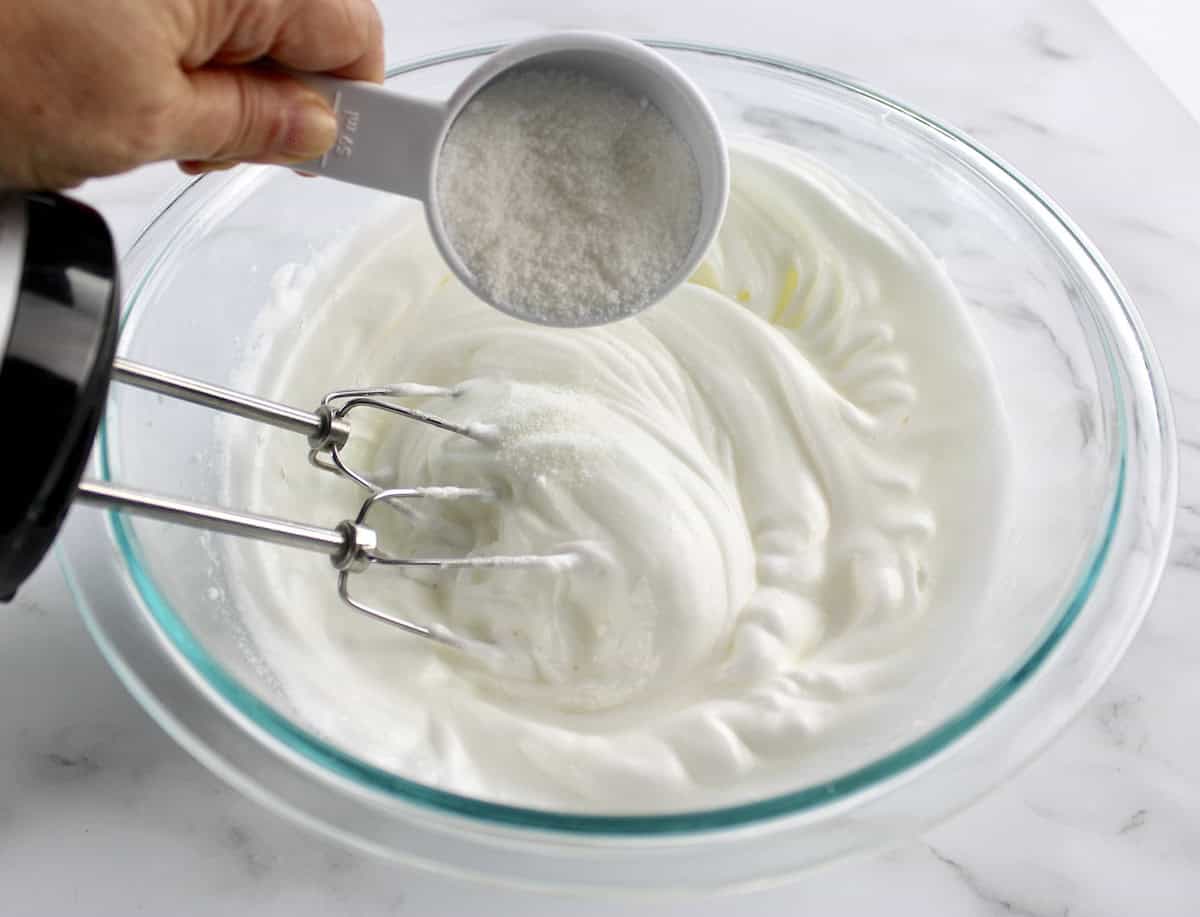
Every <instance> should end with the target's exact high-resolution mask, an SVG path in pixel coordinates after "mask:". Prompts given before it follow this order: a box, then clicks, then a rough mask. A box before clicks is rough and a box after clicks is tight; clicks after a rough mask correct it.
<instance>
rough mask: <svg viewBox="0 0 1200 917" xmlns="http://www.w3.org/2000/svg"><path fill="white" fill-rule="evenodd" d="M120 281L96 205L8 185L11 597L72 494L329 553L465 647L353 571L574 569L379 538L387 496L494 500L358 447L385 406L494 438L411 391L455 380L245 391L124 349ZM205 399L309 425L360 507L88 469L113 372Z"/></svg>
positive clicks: (330, 467)
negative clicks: (296, 400)
mask: <svg viewBox="0 0 1200 917" xmlns="http://www.w3.org/2000/svg"><path fill="white" fill-rule="evenodd" d="M118 302H119V289H118V283H117V272H116V256H115V253H114V251H113V246H112V240H111V237H110V236H109V233H108V229H107V227H106V226H105V224H104V221H103V220H102V219H101V217H100V216H99V215H98V214H97V213H95V211H93V210H91V209H90V208H88V207H85V206H83V205H82V204H79V203H77V202H75V201H72V200H69V199H68V198H64V197H62V196H60V195H57V194H27V195H8V196H3V195H0V352H3V363H2V364H0V401H2V402H3V403H4V404H7V405H14V404H20V403H25V402H28V401H30V400H32V399H31V395H32V394H33V393H34V392H36V393H37V394H36V397H37V401H38V406H39V410H38V411H35V412H31V414H30V416H29V417H28V418H27V419H26V423H25V429H24V432H25V434H27V435H25V436H24V437H23V438H22V442H21V443H20V445H21V448H19V449H13V450H10V451H9V454H8V455H9V457H8V459H7V460H6V465H7V466H11V467H6V469H5V470H6V477H8V478H9V481H8V483H9V485H10V486H8V487H7V488H6V489H4V490H3V491H0V599H3V600H7V599H9V598H11V597H12V596H13V595H15V593H16V589H17V587H18V586H19V585H20V583H21V582H23V581H24V580H25V579H26V578H27V577H28V575H29V574H30V573H32V571H33V569H34V568H35V567H36V566H37V563H38V562H39V561H40V560H41V558H42V556H43V555H44V554H45V553H46V551H47V550H48V549H49V547H50V544H51V543H52V542H53V540H54V536H55V535H56V534H57V532H58V529H59V527H60V526H61V524H62V522H63V519H64V517H65V515H66V512H67V509H68V508H69V506H70V503H71V502H72V500H75V499H77V500H79V501H81V502H84V503H88V504H91V505H93V506H99V507H104V508H108V509H113V510H117V509H119V510H125V511H127V512H131V513H134V514H136V515H140V516H147V517H151V518H155V519H160V520H164V521H167V522H173V523H178V524H181V525H187V526H192V527H195V528H202V529H208V530H210V531H216V532H223V533H226V534H230V535H239V536H243V537H247V538H255V539H259V540H262V541H269V542H274V543H276V544H281V545H287V546H289V547H294V548H302V549H304V550H308V551H315V552H319V553H322V554H325V555H327V556H328V557H329V559H330V561H331V562H332V564H333V567H334V569H335V570H336V571H337V591H338V595H339V596H340V597H341V599H342V601H344V602H345V603H346V604H347V605H349V606H350V607H351V608H354V609H356V610H357V611H359V612H362V613H363V614H366V615H370V616H371V617H372V618H375V619H376V620H378V621H382V622H385V623H387V624H390V625H392V626H394V627H398V628H400V629H401V630H403V631H405V632H407V633H409V634H413V635H415V636H418V637H424V638H426V639H429V640H433V641H436V642H438V643H441V644H444V645H447V646H451V647H455V648H456V649H460V650H469V649H478V648H479V646H480V645H479V644H477V643H476V642H475V641H472V640H470V639H469V638H466V637H461V636H459V635H456V634H453V633H451V632H449V631H447V630H445V629H443V628H440V627H437V626H433V627H428V626H425V625H422V624H418V623H415V622H412V621H408V620H405V619H404V618H401V617H398V616H397V615H396V614H393V613H391V612H389V611H386V610H383V609H380V608H377V607H375V606H372V605H369V604H367V603H365V602H362V601H360V600H359V599H357V598H355V597H354V596H353V595H352V594H351V592H350V577H351V576H352V575H353V574H355V573H361V572H363V571H365V570H366V569H367V568H368V567H371V566H373V565H380V566H389V567H434V568H461V567H500V568H522V567H524V568H528V567H544V568H548V569H564V568H566V567H569V566H571V565H572V564H574V563H575V562H576V561H577V560H578V557H577V555H575V554H572V553H550V554H526V555H500V556H479V557H399V556H396V555H395V554H392V553H389V552H388V551H387V550H385V549H384V548H382V547H380V545H379V539H378V537H377V535H376V532H375V530H374V529H372V528H370V527H369V526H368V525H367V524H366V519H367V516H368V515H369V514H370V512H371V511H372V510H373V509H374V508H375V507H376V506H377V505H384V506H393V507H394V506H399V505H402V504H403V503H404V502H405V501H410V500H459V499H477V500H478V499H496V495H495V494H493V493H491V492H489V491H486V490H482V489H479V488H466V487H453V486H442V487H437V486H434V487H408V488H395V487H385V486H383V485H381V484H379V483H377V482H375V481H372V480H371V478H370V477H369V475H368V474H366V473H364V472H363V471H361V470H359V469H356V468H355V467H353V465H352V464H351V463H350V462H349V460H348V459H347V456H346V454H345V449H346V445H347V443H348V442H349V441H350V438H351V430H352V426H351V415H352V414H353V413H355V412H356V411H361V410H376V411H383V412H385V413H388V414H391V415H394V416H399V417H403V418H406V419H408V420H413V421H417V422H419V423H424V424H429V425H431V426H434V427H437V428H438V429H440V430H445V431H446V432H448V433H450V434H453V435H456V436H465V437H468V438H470V439H472V440H475V441H476V442H479V443H481V444H482V445H484V446H489V445H493V444H494V443H495V442H496V436H497V431H496V429H495V428H494V427H492V426H490V425H488V424H484V423H473V424H458V423H454V422H453V421H450V420H447V419H445V418H443V417H438V416H436V415H433V414H429V413H426V412H425V411H421V410H417V409H415V408H412V407H408V406H406V405H404V404H401V403H399V401H398V400H397V399H400V398H404V397H412V396H416V395H423V396H429V395H435V396H444V397H448V398H453V397H456V394H457V393H456V391H455V390H454V389H449V388H441V387H433V386H424V385H417V384H412V383H402V384H395V385H383V386H378V387H373V388H355V389H345V390H341V391H334V392H330V393H329V394H328V395H326V396H325V397H324V398H323V399H322V401H321V404H320V405H319V406H318V407H317V408H316V410H314V411H306V410H301V409H298V408H295V407H292V406H290V405H286V404H280V403H278V402H275V401H270V400H268V399H265V398H259V397H257V396H254V395H249V394H245V393H242V392H238V391H234V390H232V389H228V388H225V387H223V386H219V385H213V384H210V383H207V382H202V381H199V380H196V379H191V378H188V377H186V376H181V375H177V374H175V373H170V372H165V371H163V370H159V369H154V368H151V367H148V366H143V365H141V364H139V363H135V362H132V361H130V360H126V359H123V358H117V357H114V352H115V349H116V328H117V315H118ZM112 380H115V381H117V382H121V383H125V384H128V385H134V386H137V387H139V388H142V389H146V390H149V391H152V392H156V393H159V394H162V395H166V396H169V397H172V398H179V399H181V400H184V401H189V402H192V403H194V404H198V405H203V406H205V407H209V408H212V409H214V410H218V411H222V412H224V413H227V414H234V415H237V416H240V417H244V418H247V419H249V420H254V421H258V422H260V423H265V424H269V425H271V426H274V427H278V428H280V429H283V430H289V431H292V432H294V433H298V434H300V435H302V436H304V437H305V438H306V439H307V441H308V448H309V460H310V461H311V462H312V463H313V464H314V465H316V466H317V467H318V468H321V469H323V470H325V471H327V472H330V473H333V474H336V475H338V476H340V477H342V478H344V479H346V480H348V481H352V482H354V483H355V484H356V485H357V486H358V487H360V488H362V489H363V490H364V491H366V492H367V496H366V497H365V499H364V500H363V501H362V504H361V505H360V506H359V509H358V512H357V514H356V515H355V516H354V517H353V518H349V519H345V520H342V521H341V522H339V523H338V524H337V525H335V526H333V527H332V528H322V527H320V526H315V525H309V524H306V523H302V522H295V521H291V520H286V519H278V518H273V517H269V516H260V515H255V514H252V513H246V512H241V511H238V510H233V509H226V508H222V507H214V506H206V505H203V504H198V503H193V502H191V501H188V500H181V499H178V498H175V497H170V496H164V495H160V494H151V493H146V492H144V491H140V490H133V489H129V488H126V487H122V486H119V485H116V484H113V483H109V482H106V481H98V480H92V479H82V474H83V468H84V465H85V463H86V459H87V456H88V453H89V452H90V449H91V443H92V439H93V437H94V436H95V432H96V428H97V426H98V424H99V420H100V416H101V414H102V412H103V406H104V401H105V397H106V395H107V390H108V384H109V382H110V381H112Z"/></svg>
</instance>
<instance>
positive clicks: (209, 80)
mask: <svg viewBox="0 0 1200 917" xmlns="http://www.w3.org/2000/svg"><path fill="white" fill-rule="evenodd" d="M188 80H189V82H190V84H191V88H190V92H189V93H188V94H187V100H186V102H185V103H184V104H183V105H182V106H181V122H182V123H181V125H180V131H179V134H178V136H177V138H176V141H175V144H174V146H176V147H177V148H176V149H173V150H170V151H168V153H167V155H168V156H169V157H170V158H172V159H184V160H208V161H227V160H246V161H256V162H271V163H293V162H302V161H304V160H306V159H315V158H317V157H318V156H321V155H323V154H324V153H325V152H326V151H328V150H329V148H330V147H331V146H333V143H334V141H335V140H336V139H337V119H336V117H335V116H334V114H333V111H332V109H330V107H329V106H328V105H327V104H326V103H325V100H324V99H322V98H321V97H320V96H319V95H317V94H316V93H315V92H313V91H312V90H311V89H309V88H308V87H306V86H304V85H303V84H301V83H300V82H299V81H297V80H294V79H292V78H291V77H290V76H287V75H286V74H283V73H272V72H270V71H265V70H258V69H253V68H248V67H231V68H223V69H215V68H213V69H208V68H206V69H203V70H196V71H194V72H192V73H191V74H189V75H188Z"/></svg>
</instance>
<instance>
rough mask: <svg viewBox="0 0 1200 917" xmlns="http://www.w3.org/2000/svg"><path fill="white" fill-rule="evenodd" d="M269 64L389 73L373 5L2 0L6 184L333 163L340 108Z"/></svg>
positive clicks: (364, 0)
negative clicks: (323, 158) (166, 167)
mask: <svg viewBox="0 0 1200 917" xmlns="http://www.w3.org/2000/svg"><path fill="white" fill-rule="evenodd" d="M262 59H270V60H272V61H275V62H276V63H278V64H280V65H283V66H286V67H291V68H293V69H296V70H304V71H313V72H325V73H332V74H334V75H337V76H343V77H349V78H351V79H362V80H373V81H376V82H378V81H380V80H382V79H383V30H382V26H381V25H380V21H379V16H378V13H377V12H376V10H375V6H374V4H373V3H372V2H371V0H34V2H31V0H0V188H2V187H13V188H67V187H72V186H74V185H77V184H79V183H80V182H82V181H84V180H85V179H87V178H91V177H95V176H101V175H112V174H115V173H118V172H124V171H126V170H128V169H132V168H134V167H135V166H139V165H142V164H143V163H147V162H154V161H157V160H163V159H175V160H179V161H180V164H181V166H182V167H183V168H184V170H185V171H190V172H199V171H206V170H208V169H212V168H223V167H226V166H227V165H232V164H234V163H236V162H238V161H254V162H271V163H282V164H286V163H293V162H301V161H303V160H306V159H312V158H315V157H317V156H320V155H322V154H323V153H324V152H325V151H326V150H328V149H329V147H330V146H332V144H333V142H334V140H335V139H336V135H337V125H336V121H335V119H334V115H333V112H332V111H331V110H330V109H329V106H328V105H327V104H326V103H325V102H324V101H323V100H322V99H321V98H320V96H318V95H317V94H316V93H315V92H313V91H312V90H310V89H308V88H306V87H305V86H303V85H302V84H301V83H299V82H298V81H297V80H294V79H292V78H291V77H289V76H286V75H285V74H283V73H281V72H278V71H272V70H271V69H270V68H269V67H263V66H261V65H259V62H260V61H261V60H262Z"/></svg>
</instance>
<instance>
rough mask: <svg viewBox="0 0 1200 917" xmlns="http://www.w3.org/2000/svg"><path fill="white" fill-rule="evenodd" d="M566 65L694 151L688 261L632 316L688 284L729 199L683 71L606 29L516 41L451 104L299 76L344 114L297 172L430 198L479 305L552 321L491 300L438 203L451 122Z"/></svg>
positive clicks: (437, 225)
mask: <svg viewBox="0 0 1200 917" xmlns="http://www.w3.org/2000/svg"><path fill="white" fill-rule="evenodd" d="M518 67H519V68H530V67H537V68H547V69H566V70H573V71H576V72H579V73H584V74H586V75H588V76H592V77H595V78H597V79H601V80H604V81H606V82H609V83H612V84H615V85H617V86H620V87H622V88H624V89H625V90H627V91H628V92H630V93H631V94H633V95H635V96H638V97H644V98H646V99H648V100H649V101H650V102H651V103H653V104H654V105H655V106H657V107H658V109H659V110H660V111H661V112H662V113H663V115H665V116H666V118H667V119H668V120H669V121H670V122H671V123H672V124H673V125H674V127H675V129H676V130H677V131H678V132H679V133H680V135H681V136H682V137H683V139H684V140H685V141H686V142H687V144H688V145H689V146H690V147H691V151H692V156H693V157H694V159H695V161H696V167H697V169H698V171H699V174H700V193H701V204H700V220H699V226H698V228H697V232H696V237H695V239H694V241H693V242H692V246H691V248H690V249H689V251H688V255H687V258H686V259H685V260H684V262H683V263H682V264H681V265H680V266H679V268H678V270H676V271H675V273H674V274H672V275H671V276H670V277H668V278H665V279H664V281H663V283H662V285H661V287H660V288H659V289H658V290H657V291H656V295H654V296H652V297H651V298H650V299H649V301H648V302H645V303H639V304H636V306H634V305H632V304H631V307H630V308H629V309H628V310H626V312H625V314H627V315H628V314H632V313H633V312H635V311H638V309H640V308H644V307H645V306H646V305H649V304H650V303H652V302H655V301H657V300H658V299H661V298H662V296H664V295H666V294H667V293H668V292H670V291H671V290H672V289H674V288H675V287H677V286H678V285H679V284H681V283H683V282H684V281H685V280H686V279H687V278H688V276H689V275H690V274H691V273H692V271H694V270H695V269H696V266H697V265H698V264H699V263H700V260H701V259H702V258H703V257H704V253H705V251H707V249H708V246H709V244H710V243H711V242H712V240H713V238H714V237H715V236H716V234H717V230H718V229H719V228H720V226H721V219H722V217H723V216H724V213H725V204H726V200H727V199H728V197H729V157H728V153H727V151H726V148H725V140H724V138H723V136H722V135H721V130H720V126H719V125H718V123H717V119H716V116H715V115H714V114H713V112H712V109H711V108H710V107H709V105H708V102H707V101H706V100H705V99H704V97H703V96H702V95H701V94H700V91H699V90H698V89H697V88H696V87H695V85H693V83H692V82H691V80H689V79H688V78H687V77H686V76H685V75H684V74H683V72H682V71H681V70H679V68H677V67H676V66H675V65H674V64H672V63H671V62H670V61H668V60H667V59H666V58H665V57H663V56H662V55H661V54H659V53H658V52H656V51H653V50H651V49H650V48H648V47H646V46H645V45H642V44H639V43H638V42H636V41H632V40H631V39H628V38H622V37H620V36H618V35H610V34H607V33H604V32H581V31H572V32H556V33H553V34H549V35H541V36H538V37H537V38H532V39H529V40H526V41H521V42H517V43H516V44H512V45H509V46H507V47H506V48H503V49H502V50H500V51H498V52H496V53H495V54H493V55H492V56H491V57H489V58H488V59H487V60H486V61H484V62H483V63H482V64H481V65H480V66H479V67H478V68H477V69H476V70H475V71H474V72H473V73H472V74H471V75H470V76H468V77H467V78H466V79H465V80H464V81H463V82H462V84H461V85H460V86H459V87H458V88H457V89H456V90H455V91H454V93H453V94H452V95H451V96H450V98H449V100H447V101H433V100H428V99H420V98H414V97H412V96H407V95H402V94H401V93H398V92H394V91H392V90H389V89H387V88H385V87H383V86H377V85H375V84H373V83H362V82H357V81H353V80H342V79H337V78H334V77H327V76H316V75H312V74H302V73H296V74H294V75H295V76H296V77H297V78H299V79H301V80H303V81H304V82H305V83H306V84H307V85H309V86H311V87H312V88H314V89H316V90H317V91H318V92H320V93H321V94H322V95H323V96H324V97H325V98H326V99H327V100H328V102H329V103H330V105H332V106H333V109H334V111H335V112H336V113H337V118H338V138H337V142H336V143H335V144H334V146H333V148H332V149H331V150H330V151H329V152H328V153H327V154H325V156H323V157H322V158H321V159H319V160H313V161H311V162H307V163H302V164H301V165H299V166H296V167H294V168H298V169H300V170H301V171H305V172H312V173H314V174H317V175H324V176H327V177H329V178H335V179H337V180H339V181H345V182H351V183H353V184H356V185H365V186H366V187H369V188H378V189H380V190H383V191H391V192H394V193H396V194H401V195H404V196H405V197H411V198H416V199H417V200H420V201H422V202H424V204H425V215H426V218H427V220H428V222H429V229H430V232H431V233H432V234H433V239H434V242H435V243H436V244H437V247H438V249H439V250H440V251H441V254H442V257H443V258H445V260H446V263H447V264H448V265H449V266H450V269H451V270H452V271H454V273H455V274H456V275H457V276H458V278H459V280H461V281H462V282H463V284H465V285H466V286H467V288H468V289H470V290H471V291H472V292H474V293H475V294H476V295H477V296H478V297H479V298H480V299H482V300H484V301H485V302H488V303H490V304H491V305H493V306H495V307H496V308H498V309H500V310H501V311H504V312H508V313H509V314H512V315H515V316H517V317H518V318H524V319H529V320H533V321H548V320H547V319H546V318H544V317H541V316H531V315H526V314H523V313H522V312H520V311H519V310H518V309H515V308H513V307H511V306H510V305H508V304H505V303H500V302H496V301H494V300H493V299H492V298H491V297H489V296H488V295H487V294H486V293H485V292H484V291H483V290H482V289H481V288H480V286H479V284H478V282H477V281H476V279H475V278H474V277H473V276H472V274H471V272H470V271H469V270H468V269H467V267H466V265H465V264H464V263H463V261H462V259H461V258H460V257H459V255H458V253H457V252H456V251H455V250H454V246H453V245H452V244H451V242H450V239H449V237H448V235H447V233H446V229H445V226H444V225H443V222H442V215H441V211H440V208H439V207H438V200H437V187H438V181H437V167H438V159H439V155H440V152H441V148H442V144H443V142H444V141H445V139H446V135H447V134H448V133H449V131H450V127H451V125H453V123H454V120H455V118H457V117H458V114H459V113H460V112H461V111H462V110H463V108H465V107H466V106H467V104H469V103H470V101H471V100H472V99H473V98H474V97H475V96H476V94H478V93H479V92H480V90H482V89H483V88H484V87H485V86H487V85H488V84H489V83H491V82H492V81H493V80H495V79H497V78H498V77H500V76H502V75H504V74H505V73H507V72H509V71H511V70H513V69H514V68H518ZM568 322H569V323H571V324H579V325H582V324H590V323H591V322H589V321H588V320H587V316H579V317H578V319H577V320H576V319H574V318H568V317H558V318H556V319H555V320H554V323H555V324H565V323H568Z"/></svg>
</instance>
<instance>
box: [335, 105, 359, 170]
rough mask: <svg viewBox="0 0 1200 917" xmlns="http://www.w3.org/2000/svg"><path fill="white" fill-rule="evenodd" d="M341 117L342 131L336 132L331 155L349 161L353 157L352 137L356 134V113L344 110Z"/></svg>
mask: <svg viewBox="0 0 1200 917" xmlns="http://www.w3.org/2000/svg"><path fill="white" fill-rule="evenodd" d="M341 116H342V129H341V130H340V131H338V139H337V143H336V144H334V147H333V154H334V155H335V156H341V157H343V158H346V159H349V158H350V157H351V156H353V155H354V135H355V134H356V133H357V132H358V112H356V111H350V110H346V111H343V112H341Z"/></svg>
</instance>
